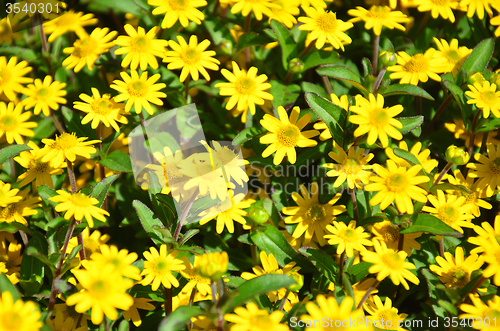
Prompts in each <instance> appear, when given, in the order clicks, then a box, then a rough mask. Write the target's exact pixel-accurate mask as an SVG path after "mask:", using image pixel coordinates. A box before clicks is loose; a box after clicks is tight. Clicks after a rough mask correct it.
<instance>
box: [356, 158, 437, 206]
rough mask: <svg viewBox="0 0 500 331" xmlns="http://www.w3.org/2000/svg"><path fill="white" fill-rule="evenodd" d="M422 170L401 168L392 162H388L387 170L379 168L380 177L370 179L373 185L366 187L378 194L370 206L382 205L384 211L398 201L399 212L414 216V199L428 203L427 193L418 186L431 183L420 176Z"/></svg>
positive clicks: (417, 166)
mask: <svg viewBox="0 0 500 331" xmlns="http://www.w3.org/2000/svg"><path fill="white" fill-rule="evenodd" d="M421 169H422V166H420V165H414V166H413V167H411V168H410V169H406V168H405V167H399V166H398V165H397V164H396V162H394V161H392V160H387V169H385V168H384V167H381V166H379V167H377V168H376V173H377V175H378V176H372V177H370V179H371V181H372V182H373V183H371V184H368V185H366V186H365V190H367V191H377V192H378V193H377V194H376V195H375V196H374V197H373V198H372V199H371V200H370V205H372V206H375V205H377V204H380V209H382V210H384V209H386V208H387V207H388V206H389V205H390V204H391V203H392V202H393V201H396V206H397V207H398V210H399V212H401V213H408V214H413V202H412V199H413V200H417V201H420V202H424V203H425V202H427V197H426V194H427V192H425V190H424V189H422V188H420V187H418V186H417V185H418V184H422V183H426V182H428V181H429V177H427V176H418V173H419V172H420V170H421Z"/></svg>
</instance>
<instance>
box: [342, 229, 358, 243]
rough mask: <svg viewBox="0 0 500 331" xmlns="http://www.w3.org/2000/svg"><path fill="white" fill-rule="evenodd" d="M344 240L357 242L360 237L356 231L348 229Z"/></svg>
mask: <svg viewBox="0 0 500 331" xmlns="http://www.w3.org/2000/svg"><path fill="white" fill-rule="evenodd" d="M344 239H345V240H346V241H347V242H355V241H357V240H358V235H357V233H356V231H355V230H353V229H347V230H345V232H344Z"/></svg>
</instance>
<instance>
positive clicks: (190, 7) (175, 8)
mask: <svg viewBox="0 0 500 331" xmlns="http://www.w3.org/2000/svg"><path fill="white" fill-rule="evenodd" d="M148 4H149V5H151V6H155V7H156V8H155V9H153V15H161V14H165V17H164V18H163V21H162V22H161V28H162V29H168V28H171V27H172V26H173V25H174V24H175V23H176V22H177V21H179V22H180V23H181V25H182V26H183V27H187V26H188V25H189V21H193V22H195V23H196V24H201V21H203V20H204V19H205V15H204V14H203V13H202V12H201V11H200V10H199V9H198V8H199V7H203V6H206V5H207V2H206V0H148Z"/></svg>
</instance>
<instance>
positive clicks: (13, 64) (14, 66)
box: [0, 56, 33, 101]
mask: <svg viewBox="0 0 500 331" xmlns="http://www.w3.org/2000/svg"><path fill="white" fill-rule="evenodd" d="M30 71H31V67H28V62H26V61H21V62H19V63H17V57H15V56H13V57H11V58H10V59H9V62H7V58H6V57H5V56H0V77H2V79H1V80H0V94H2V92H3V93H4V94H5V96H6V97H7V99H9V100H10V101H14V100H15V99H16V93H17V92H21V91H22V90H23V89H24V87H23V86H22V85H21V84H27V83H31V82H32V81H33V79H32V78H29V77H23V76H24V75H26V74H27V73H28V72H30Z"/></svg>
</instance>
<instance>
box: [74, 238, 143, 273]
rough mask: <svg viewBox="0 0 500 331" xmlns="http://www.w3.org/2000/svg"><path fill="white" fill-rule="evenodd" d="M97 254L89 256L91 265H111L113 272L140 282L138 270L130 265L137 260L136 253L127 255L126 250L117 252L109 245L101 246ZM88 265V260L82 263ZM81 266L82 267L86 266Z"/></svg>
mask: <svg viewBox="0 0 500 331" xmlns="http://www.w3.org/2000/svg"><path fill="white" fill-rule="evenodd" d="M99 248H100V251H99V252H95V253H93V254H92V256H90V259H91V260H92V263H100V264H101V265H102V266H106V265H112V266H114V271H117V272H119V273H120V274H121V275H122V276H123V277H128V278H131V279H135V280H141V278H142V277H141V276H140V272H141V271H140V270H139V268H137V267H135V266H133V265H132V263H134V262H135V261H136V260H137V257H138V256H137V253H134V252H131V253H129V252H128V250H126V249H120V250H118V247H116V246H114V245H111V246H108V245H105V244H103V245H101V246H100V247H99ZM84 262H85V263H88V262H89V260H86V261H84ZM85 263H84V264H83V265H84V266H85V265H86V264H85Z"/></svg>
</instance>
